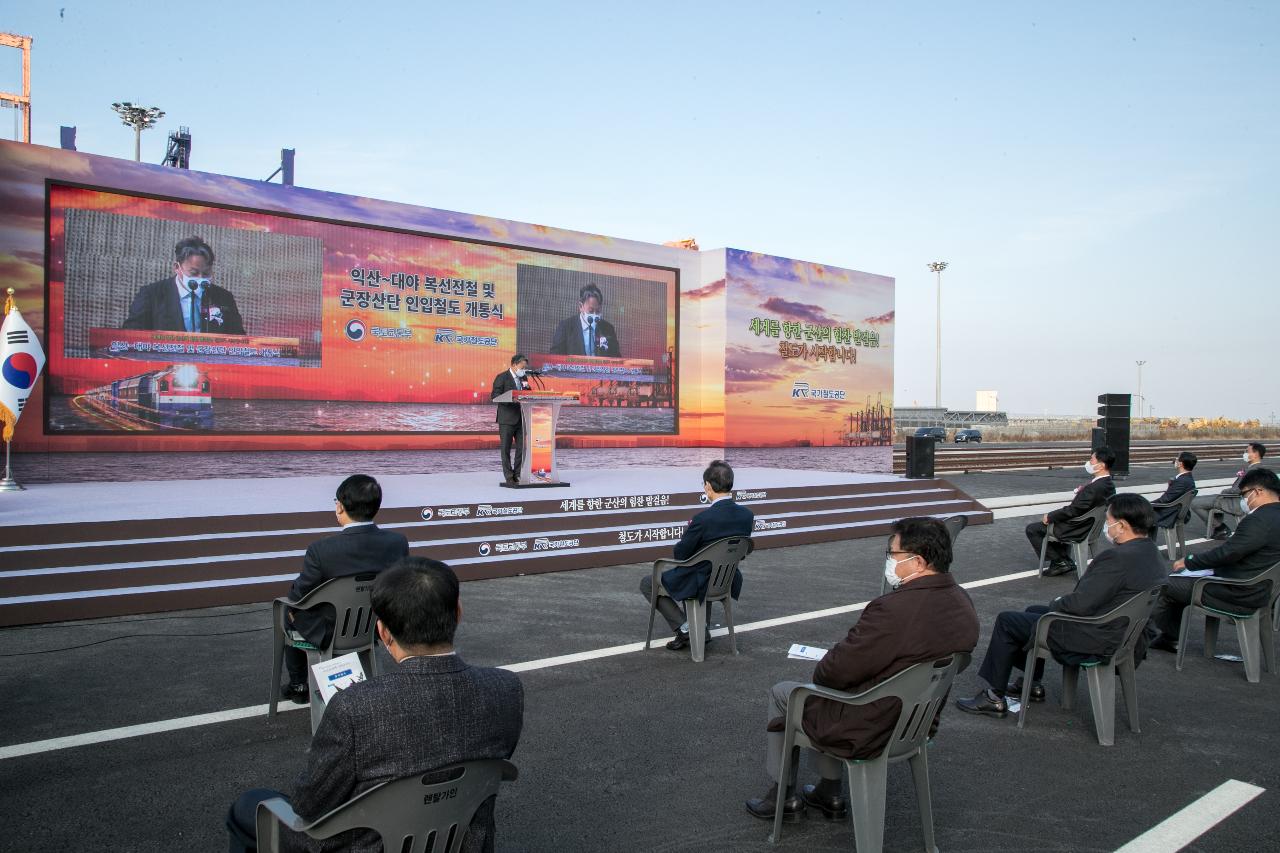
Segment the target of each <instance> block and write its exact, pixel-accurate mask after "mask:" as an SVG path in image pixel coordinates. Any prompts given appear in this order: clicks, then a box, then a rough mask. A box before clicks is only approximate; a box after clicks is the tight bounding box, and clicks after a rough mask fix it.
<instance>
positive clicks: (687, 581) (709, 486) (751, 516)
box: [640, 459, 755, 652]
mask: <svg viewBox="0 0 1280 853" xmlns="http://www.w3.org/2000/svg"><path fill="white" fill-rule="evenodd" d="M702 490H703V493H704V494H705V495H706V496H707V500H708V501H710V502H711V506H709V507H707V508H706V509H704V510H703V511H702V512H700V513H698V514H697V515H695V516H694V517H693V518H692V519H690V521H689V526H688V527H687V528H685V531H684V535H683V536H681V537H680V541H679V542H677V543H676V547H675V555H674V556H675V558H676V559H677V560H687V559H689V558H690V557H692V556H693V555H694V554H696V553H698V552H699V551H701V550H702V549H703V548H705V547H706V546H708V545H710V544H711V543H712V542H715V541H716V540H717V539H728V538H730V537H733V536H750V535H751V533H752V531H753V530H754V529H755V513H753V512H752V511H751V510H749V509H747V508H746V507H745V506H739V505H738V504H737V503H736V502H735V501H734V500H733V469H732V468H730V467H729V463H728V462H725V461H724V460H722V459H716V460H715V461H713V462H712V463H711V464H710V465H708V466H707V469H706V470H705V471H703V472H702ZM710 579H711V563H709V562H701V563H698V564H696V565H693V566H683V567H679V568H674V569H668V570H667V571H665V572H663V573H662V577H661V579H660V583H659V585H658V612H659V613H661V614H662V618H663V619H666V620H667V624H668V625H670V626H671V630H672V631H674V632H675V638H674V639H672V640H671V642H669V643H667V648H669V649H671V650H672V651H676V652H678V651H680V650H681V649H685V648H688V647H689V632H688V630H687V629H686V628H684V627H683V625H684V622H685V614H684V610H682V609H681V607H680V602H683V601H686V600H688V599H690V598H696V599H698V600H699V601H702V600H703V599H704V598H705V597H706V595H707V583H708V582H709V581H710ZM652 590H653V577H652V575H645V576H644V577H643V578H641V579H640V594H641V595H643V596H644V600H645V601H646V602H647V601H649V597H650V595H651V593H652ZM730 592H731V594H732V595H733V597H734V599H737V598H738V596H739V595H741V594H742V570H741V569H738V570H737V571H735V572H734V574H733V586H732V588H731V590H730ZM707 609H708V613H707V625H708V626H709V625H710V624H711V613H710V607H708V608H707ZM708 639H710V637H709V636H708Z"/></svg>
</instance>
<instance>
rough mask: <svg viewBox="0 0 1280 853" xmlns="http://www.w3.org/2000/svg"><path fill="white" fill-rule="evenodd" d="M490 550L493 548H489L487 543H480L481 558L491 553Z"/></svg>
mask: <svg viewBox="0 0 1280 853" xmlns="http://www.w3.org/2000/svg"><path fill="white" fill-rule="evenodd" d="M492 550H493V548H492V546H490V545H489V543H488V542H481V543H480V556H481V557H487V556H489V552H490V551H492Z"/></svg>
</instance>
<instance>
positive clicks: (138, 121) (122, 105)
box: [111, 101, 164, 163]
mask: <svg viewBox="0 0 1280 853" xmlns="http://www.w3.org/2000/svg"><path fill="white" fill-rule="evenodd" d="M111 109H113V110H115V111H116V115H118V116H120V122H121V123H122V124H124V125H125V126H126V127H132V128H133V134H134V136H133V159H134V161H135V162H138V163H141V162H142V131H144V130H148V129H149V128H151V127H153V126H155V123H156V121H157V120H158V119H160V118H163V117H164V110H162V109H160V108H159V107H143V106H138V105H137V104H134V103H131V102H129V101H119V102H117V103H114V104H112V105H111Z"/></svg>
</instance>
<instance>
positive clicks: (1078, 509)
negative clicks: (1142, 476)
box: [1027, 447, 1116, 578]
mask: <svg viewBox="0 0 1280 853" xmlns="http://www.w3.org/2000/svg"><path fill="white" fill-rule="evenodd" d="M1115 464H1116V454H1115V452H1114V451H1112V449H1111V448H1110V447H1099V448H1098V449H1097V450H1095V451H1094V452H1093V455H1092V456H1090V457H1089V461H1088V462H1086V463H1084V470H1085V471H1086V472H1087V473H1088V474H1089V475H1090V476H1092V477H1093V479H1092V480H1090V481H1089V482H1088V483H1086V484H1085V485H1083V486H1080V487H1079V488H1077V489H1076V496H1075V497H1074V498H1072V500H1071V503H1069V504H1067V505H1066V506H1064V507H1059V508H1058V509H1055V510H1054V511H1053V512H1051V513H1048V514H1046V515H1045V516H1044V517H1043V518H1041V519H1040V520H1039V521H1033V522H1031V523H1030V524H1028V525H1027V540H1028V541H1030V542H1031V547H1032V548H1033V549H1034V550H1035V552H1036V556H1037V557H1038V556H1039V555H1040V547H1041V545H1042V544H1043V543H1044V538H1045V536H1046V535H1047V533H1048V530H1049V525H1050V524H1052V525H1053V527H1054V531H1055V533H1056V535H1058V536H1065V537H1067V538H1075V537H1082V536H1084V535H1086V534H1087V533H1088V531H1089V525H1090V524H1091V523H1092V522H1090V521H1088V520H1085V519H1081V520H1079V521H1072V519H1079V518H1080V516H1082V515H1084V514H1085V513H1087V512H1088V511H1089V510H1091V509H1095V508H1096V507H1100V506H1102V505H1103V504H1105V503H1106V502H1107V500H1108V499H1110V497H1111V496H1112V495H1114V494H1115V493H1116V484H1115V481H1114V480H1112V479H1111V466H1112V465H1115ZM1045 557H1046V558H1047V559H1048V561H1049V564H1048V565H1047V566H1045V567H1044V569H1043V570H1042V574H1043V576H1044V577H1047V578H1051V577H1054V576H1056V575H1066V574H1070V573H1071V572H1074V571H1075V570H1076V564H1075V561H1074V560H1072V559H1071V552H1070V550H1069V549H1068V547H1067V546H1066V545H1064V544H1063V543H1061V542H1050V543H1049V547H1048V548H1046V549H1045Z"/></svg>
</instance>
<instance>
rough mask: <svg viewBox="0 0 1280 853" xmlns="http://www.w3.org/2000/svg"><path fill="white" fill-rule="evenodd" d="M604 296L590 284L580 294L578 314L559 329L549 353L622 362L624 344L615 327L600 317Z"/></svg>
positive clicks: (568, 319) (565, 320) (562, 323)
mask: <svg viewBox="0 0 1280 853" xmlns="http://www.w3.org/2000/svg"><path fill="white" fill-rule="evenodd" d="M603 306H604V295H603V294H602V293H601V292H600V288H598V287H596V286H595V285H594V284H588V285H587V286H586V287H584V288H582V289H581V290H579V291H578V313H577V314H575V315H573V316H572V317H566V318H565V319H564V320H561V321H560V325H558V326H556V331H555V334H554V335H552V337H551V349H550V352H552V353H554V354H555V355H600V356H608V357H609V358H622V344H621V343H619V342H618V332H617V331H616V330H615V329H614V328H613V324H612V323H610V322H609V321H608V320H605V319H604V318H603V317H601V315H600V309H601V308H602V307H603Z"/></svg>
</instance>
